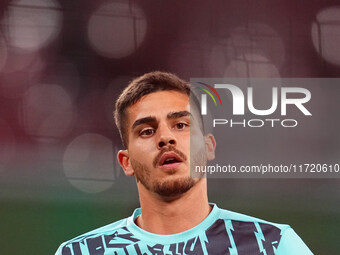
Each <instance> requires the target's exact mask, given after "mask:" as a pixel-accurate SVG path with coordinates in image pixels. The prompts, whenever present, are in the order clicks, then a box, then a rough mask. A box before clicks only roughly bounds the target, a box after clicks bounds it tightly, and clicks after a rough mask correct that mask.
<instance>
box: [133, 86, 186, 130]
mask: <svg viewBox="0 0 340 255" xmlns="http://www.w3.org/2000/svg"><path fill="white" fill-rule="evenodd" d="M174 111H190V102H189V96H188V95H186V94H183V93H181V92H178V91H173V90H170V91H157V92H154V93H151V94H148V95H145V96H143V97H142V98H141V99H140V100H138V101H137V103H135V104H134V105H131V106H130V107H129V108H128V109H127V113H128V118H127V119H128V122H129V123H128V125H129V127H130V126H131V125H132V123H133V122H134V121H135V120H137V119H140V118H144V117H147V116H154V117H156V118H157V117H162V116H166V115H167V114H168V113H169V112H174Z"/></svg>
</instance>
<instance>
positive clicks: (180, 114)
mask: <svg viewBox="0 0 340 255" xmlns="http://www.w3.org/2000/svg"><path fill="white" fill-rule="evenodd" d="M186 116H192V115H191V113H190V112H188V111H178V112H170V113H168V114H167V116H166V117H167V119H177V118H181V117H186ZM156 121H157V119H156V117H153V116H147V117H144V118H140V119H138V120H136V121H135V122H134V123H133V124H132V129H134V128H135V127H137V126H139V125H142V124H145V123H153V122H156Z"/></svg>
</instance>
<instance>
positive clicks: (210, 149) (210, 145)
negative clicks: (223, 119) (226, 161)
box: [204, 134, 216, 160]
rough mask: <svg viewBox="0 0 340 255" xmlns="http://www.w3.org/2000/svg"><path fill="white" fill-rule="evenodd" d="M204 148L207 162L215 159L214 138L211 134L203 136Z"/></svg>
mask: <svg viewBox="0 0 340 255" xmlns="http://www.w3.org/2000/svg"><path fill="white" fill-rule="evenodd" d="M204 142H205V147H206V151H207V160H213V159H215V148H216V141H215V137H214V136H213V135H212V134H206V135H205V136H204Z"/></svg>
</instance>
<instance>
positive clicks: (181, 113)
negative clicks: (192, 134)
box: [166, 111, 191, 119]
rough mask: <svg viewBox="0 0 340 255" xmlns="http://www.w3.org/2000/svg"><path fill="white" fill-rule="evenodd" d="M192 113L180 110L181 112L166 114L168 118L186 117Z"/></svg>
mask: <svg viewBox="0 0 340 255" xmlns="http://www.w3.org/2000/svg"><path fill="white" fill-rule="evenodd" d="M190 115H191V113H190V112H188V111H179V112H170V113H168V115H167V116H166V117H167V118H168V119H177V118H181V117H186V116H190Z"/></svg>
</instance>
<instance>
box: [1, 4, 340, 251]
mask: <svg viewBox="0 0 340 255" xmlns="http://www.w3.org/2000/svg"><path fill="white" fill-rule="evenodd" d="M339 45H340V5H339V1H333V0H322V1H321V0H319V1H316V0H308V1H307V0H289V1H287V0H275V1H273V0H256V1H251V0H238V1H236V0H230V1H203V0H202V1H201V0H200V1H193V0H191V1H180V0H171V1H156V0H144V1H132V0H131V1H127V0H125V1H124V0H121V1H101V0H100V1H91V0H82V1H77V0H18V1H7V0H2V1H1V3H0V220H1V223H0V236H1V238H0V253H1V254H11V255H12V254H54V252H55V251H56V249H57V247H58V245H59V244H60V243H61V242H62V241H65V240H68V239H70V238H72V237H74V236H75V235H78V234H81V233H84V232H86V231H89V230H91V229H93V228H96V227H99V226H102V225H104V224H108V223H110V222H113V221H115V220H118V219H120V218H123V217H127V216H129V215H130V214H132V211H133V209H134V208H135V207H137V206H138V197H137V189H136V187H135V182H134V179H133V178H127V177H125V176H123V173H122V172H121V170H120V168H119V166H118V164H117V162H116V158H115V153H116V152H117V150H118V149H119V148H121V143H120V140H119V135H118V132H117V130H116V128H115V126H114V123H113V119H112V110H113V105H114V100H115V98H116V97H117V95H118V94H119V92H120V91H121V90H122V88H124V87H125V86H126V84H127V83H128V81H129V80H131V79H132V78H133V77H135V76H138V75H140V74H143V73H145V72H148V71H153V70H165V71H170V72H174V73H176V74H178V75H179V76H180V77H182V78H185V79H189V78H191V77H250V78H252V77H271V78H279V77H282V78H290V77H308V78H335V77H339V76H340V46H339ZM325 101H327V97H325ZM330 105H331V104H330ZM334 105H335V104H334ZM335 119H337V118H335ZM337 122H338V121H337ZM337 122H333V123H328V124H329V126H330V127H332V128H334V126H335V125H337V126H338V123H337ZM307 135H308V134H307ZM320 135H321V136H322V134H320ZM268 139H270V138H268ZM327 139H328V138H327ZM327 139H324V140H322V142H323V143H332V144H333V147H330V148H331V149H330V151H329V153H333V154H337V155H339V152H340V150H339V146H338V141H339V137H334V138H333V139H332V140H327ZM303 140H304V139H303V138H302V139H301V140H300V141H297V143H300V142H301V141H303ZM298 146H301V148H302V150H303V147H304V146H303V144H299V145H298ZM259 147H260V146H259ZM327 148H329V147H327ZM258 149H259V150H260V149H261V148H258ZM324 153H328V152H327V151H324ZM337 158H338V156H337ZM339 184H340V182H339V181H338V180H336V179H317V180H313V179H267V180H265V179H262V180H259V179H247V180H241V179H223V180H209V196H210V201H212V202H216V203H218V204H219V206H220V207H224V208H228V209H230V210H236V211H239V212H242V213H246V214H250V215H253V216H257V217H260V218H264V219H266V220H270V221H275V222H282V223H288V224H290V225H291V226H292V227H293V228H294V229H295V230H296V232H297V233H298V234H299V235H300V236H301V237H302V239H303V240H304V241H305V242H306V243H307V244H308V245H309V247H310V248H311V249H312V250H313V252H314V253H315V254H338V253H339V250H340V244H339V241H338V237H339V234H340V231H339V227H340V217H339V213H340V203H339V202H340V201H339V200H340V199H339V191H340V187H339Z"/></svg>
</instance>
